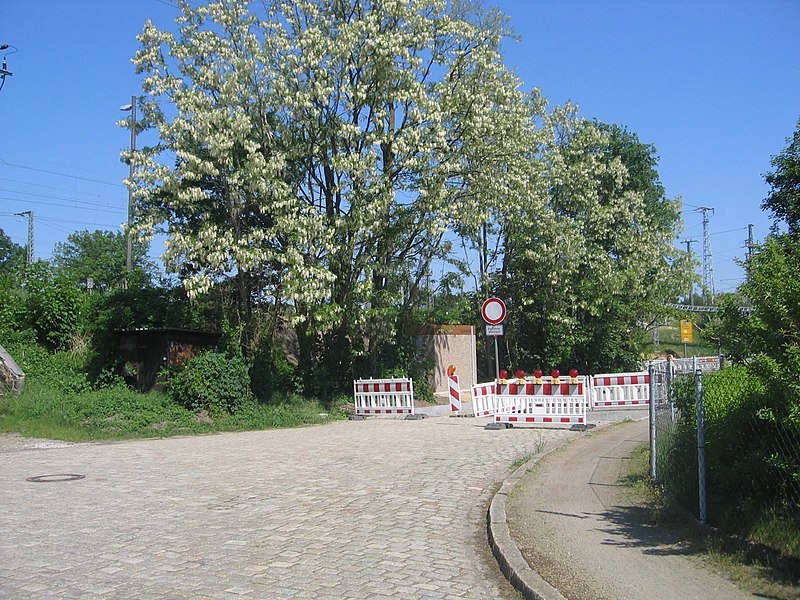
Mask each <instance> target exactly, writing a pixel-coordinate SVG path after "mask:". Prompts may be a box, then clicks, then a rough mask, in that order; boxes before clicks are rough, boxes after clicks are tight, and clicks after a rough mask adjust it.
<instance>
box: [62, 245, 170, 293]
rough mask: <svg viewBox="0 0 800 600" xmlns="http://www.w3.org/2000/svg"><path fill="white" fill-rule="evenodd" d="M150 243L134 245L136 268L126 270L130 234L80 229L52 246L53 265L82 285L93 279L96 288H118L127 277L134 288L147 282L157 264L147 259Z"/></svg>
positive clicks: (134, 263) (134, 266) (134, 264)
mask: <svg viewBox="0 0 800 600" xmlns="http://www.w3.org/2000/svg"><path fill="white" fill-rule="evenodd" d="M147 253H148V244H147V243H145V242H142V241H140V240H136V241H135V242H134V244H133V256H132V258H133V271H132V272H131V273H127V271H126V266H125V265H126V254H127V236H126V235H125V234H124V233H120V232H114V231H102V230H96V231H88V230H85V231H78V232H75V233H71V234H69V235H68V236H67V241H66V242H63V243H58V244H56V245H55V248H54V249H53V264H54V266H55V267H56V268H58V269H59V270H61V272H62V274H63V275H64V276H65V277H67V278H68V279H70V280H72V281H75V282H77V283H79V284H82V285H88V284H87V281H88V280H90V279H91V280H92V282H93V286H94V288H96V289H109V290H110V289H115V288H119V287H120V286H121V285H122V281H123V280H124V279H126V278H127V280H128V284H129V286H130V287H132V288H139V287H143V286H145V285H148V284H149V283H150V281H151V279H152V275H153V272H154V271H155V266H154V265H153V263H152V262H151V261H150V260H149V259H148V256H147Z"/></svg>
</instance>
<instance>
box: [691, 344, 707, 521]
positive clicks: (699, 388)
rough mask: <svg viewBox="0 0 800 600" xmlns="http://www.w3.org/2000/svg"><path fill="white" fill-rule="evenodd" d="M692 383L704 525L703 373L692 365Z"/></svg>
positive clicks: (698, 475)
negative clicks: (693, 382)
mask: <svg viewBox="0 0 800 600" xmlns="http://www.w3.org/2000/svg"><path fill="white" fill-rule="evenodd" d="M694 381H695V391H696V395H697V398H696V400H697V478H698V479H697V483H698V488H699V489H698V494H699V498H698V504H699V510H698V512H699V517H700V523H701V524H703V525H705V523H706V517H707V514H706V511H707V506H706V432H705V423H704V420H703V371H702V370H701V369H700V368H699V367H698V366H697V359H695V363H694Z"/></svg>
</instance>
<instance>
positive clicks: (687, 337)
mask: <svg viewBox="0 0 800 600" xmlns="http://www.w3.org/2000/svg"><path fill="white" fill-rule="evenodd" d="M692 343H694V328H693V324H692V322H691V321H688V320H686V319H682V320H681V344H692Z"/></svg>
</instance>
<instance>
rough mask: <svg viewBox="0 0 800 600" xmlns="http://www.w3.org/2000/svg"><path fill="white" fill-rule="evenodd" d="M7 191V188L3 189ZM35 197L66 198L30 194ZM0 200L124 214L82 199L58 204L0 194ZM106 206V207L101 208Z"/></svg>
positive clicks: (121, 211) (118, 210)
mask: <svg viewBox="0 0 800 600" xmlns="http://www.w3.org/2000/svg"><path fill="white" fill-rule="evenodd" d="M3 191H8V190H3ZM30 195H31V196H35V197H37V198H53V199H55V200H68V198H55V197H53V196H43V195H41V194H30ZM0 200H11V201H13V202H24V203H25V204H40V205H42V206H59V207H61V208H72V209H81V210H94V211H98V212H107V213H114V214H123V215H124V214H125V211H124V210H120V209H112V208H108V205H107V204H95V203H92V202H85V201H83V200H74V201H73V200H68V201H69V202H70V204H60V203H58V202H43V201H41V200H28V199H27V198H25V199H23V198H9V197H8V196H0ZM76 204H85V205H86V206H75V205H76ZM102 207H107V208H102Z"/></svg>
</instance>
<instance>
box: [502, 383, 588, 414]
mask: <svg viewBox="0 0 800 600" xmlns="http://www.w3.org/2000/svg"><path fill="white" fill-rule="evenodd" d="M499 388H500V389H499V390H498V394H497V396H496V403H497V406H498V408H497V412H496V413H495V417H494V420H495V423H511V424H514V423H519V424H523V423H526V424H544V425H550V426H572V425H586V410H587V407H588V405H589V398H588V393H589V381H588V378H587V377H585V376H577V377H560V378H553V377H541V378H535V379H530V378H529V379H525V380H524V382H510V383H507V384H500V386H499Z"/></svg>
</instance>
